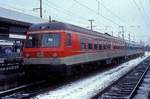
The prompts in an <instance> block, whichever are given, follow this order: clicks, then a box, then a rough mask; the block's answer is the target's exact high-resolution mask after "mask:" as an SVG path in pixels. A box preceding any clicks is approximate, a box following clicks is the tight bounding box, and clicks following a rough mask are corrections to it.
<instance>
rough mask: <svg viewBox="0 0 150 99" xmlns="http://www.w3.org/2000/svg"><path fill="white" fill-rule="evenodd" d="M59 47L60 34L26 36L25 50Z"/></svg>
mask: <svg viewBox="0 0 150 99" xmlns="http://www.w3.org/2000/svg"><path fill="white" fill-rule="evenodd" d="M59 45H60V34H58V33H45V34H44V33H43V34H29V35H28V36H27V42H26V47H27V48H40V47H45V48H46V47H58V46H59Z"/></svg>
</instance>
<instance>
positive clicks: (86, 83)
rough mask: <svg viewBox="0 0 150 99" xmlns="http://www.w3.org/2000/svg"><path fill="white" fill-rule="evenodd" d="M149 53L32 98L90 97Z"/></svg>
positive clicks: (68, 98) (84, 98) (73, 98)
mask: <svg viewBox="0 0 150 99" xmlns="http://www.w3.org/2000/svg"><path fill="white" fill-rule="evenodd" d="M148 56H149V55H148V54H146V55H145V56H144V57H139V58H137V59H133V60H131V61H129V62H126V63H123V64H121V65H120V66H118V67H116V68H113V69H111V70H109V71H105V72H102V73H99V74H96V75H93V76H92V77H89V78H84V79H81V80H78V81H74V82H71V83H68V84H66V85H64V86H61V87H59V88H57V89H54V90H51V91H49V92H46V93H44V94H40V95H37V96H36V97H34V99H90V98H91V97H93V96H94V95H96V94H97V93H98V92H100V91H102V90H103V89H104V88H106V87H107V86H109V85H111V84H112V83H113V82H115V81H116V80H117V79H119V78H120V77H122V76H123V75H125V74H126V73H127V72H129V71H130V70H131V69H133V68H134V67H136V66H137V65H138V64H139V63H140V62H141V61H143V60H144V59H146V58H147V57H148Z"/></svg>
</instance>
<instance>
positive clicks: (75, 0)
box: [73, 0, 120, 26]
mask: <svg viewBox="0 0 150 99" xmlns="http://www.w3.org/2000/svg"><path fill="white" fill-rule="evenodd" d="M73 1H74V2H76V3H78V4H79V5H80V6H82V7H84V8H86V9H88V10H89V11H91V12H93V13H94V14H96V15H98V16H101V17H103V18H104V19H105V20H107V21H110V22H111V23H114V24H115V25H118V26H120V24H118V23H116V22H114V21H113V20H111V19H109V18H107V17H105V16H103V15H101V14H97V12H96V11H95V10H93V9H91V8H89V7H88V6H86V5H84V4H82V3H80V2H79V1H77V0H73Z"/></svg>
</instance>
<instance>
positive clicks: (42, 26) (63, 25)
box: [29, 21, 122, 41]
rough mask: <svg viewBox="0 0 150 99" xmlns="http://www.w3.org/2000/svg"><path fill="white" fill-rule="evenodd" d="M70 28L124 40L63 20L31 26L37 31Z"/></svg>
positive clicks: (31, 29) (31, 28) (70, 29)
mask: <svg viewBox="0 0 150 99" xmlns="http://www.w3.org/2000/svg"><path fill="white" fill-rule="evenodd" d="M41 29H43V30H47V29H50V30H69V31H75V32H79V33H85V34H89V35H96V36H101V37H104V38H108V39H116V40H120V41H122V39H119V38H117V37H113V36H111V35H108V34H103V33H100V32H96V31H91V30H89V29H85V28H82V27H79V26H75V25H72V24H68V23H63V22H57V21H55V22H50V23H40V24H34V25H32V26H31V27H30V29H29V31H37V30H41Z"/></svg>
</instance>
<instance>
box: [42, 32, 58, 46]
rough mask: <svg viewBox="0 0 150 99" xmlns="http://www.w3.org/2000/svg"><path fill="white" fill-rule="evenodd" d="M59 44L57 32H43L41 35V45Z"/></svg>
mask: <svg viewBox="0 0 150 99" xmlns="http://www.w3.org/2000/svg"><path fill="white" fill-rule="evenodd" d="M59 45H60V35H59V34H54V33H51V34H45V35H43V37H42V47H57V46H59Z"/></svg>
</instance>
